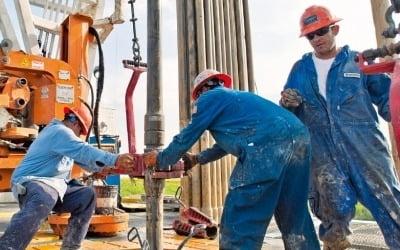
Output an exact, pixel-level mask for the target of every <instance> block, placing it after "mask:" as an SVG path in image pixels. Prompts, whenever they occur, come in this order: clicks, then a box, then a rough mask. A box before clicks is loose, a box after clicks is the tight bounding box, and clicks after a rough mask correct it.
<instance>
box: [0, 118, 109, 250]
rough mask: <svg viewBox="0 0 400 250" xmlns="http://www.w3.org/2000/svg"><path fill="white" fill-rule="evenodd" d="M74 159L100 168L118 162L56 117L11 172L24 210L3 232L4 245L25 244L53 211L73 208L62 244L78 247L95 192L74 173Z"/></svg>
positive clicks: (20, 247)
mask: <svg viewBox="0 0 400 250" xmlns="http://www.w3.org/2000/svg"><path fill="white" fill-rule="evenodd" d="M74 159H75V163H77V164H78V165H80V166H82V167H83V168H84V169H85V170H87V171H100V170H101V169H102V168H101V167H103V166H114V164H115V162H116V160H117V155H116V154H111V153H109V152H106V151H102V150H99V149H97V148H94V147H92V146H90V145H89V144H87V143H85V142H84V141H82V140H81V139H80V138H78V137H77V136H75V134H74V132H73V131H72V130H71V129H70V128H68V127H66V126H65V125H64V124H63V123H62V122H60V121H58V120H56V119H53V121H52V122H51V123H50V124H49V125H48V126H47V127H45V128H44V129H43V130H42V131H41V132H40V133H39V135H38V137H37V138H36V139H35V140H34V142H33V143H32V144H31V146H30V147H29V150H28V152H27V154H26V156H25V157H24V159H23V160H22V162H21V163H20V164H19V166H18V167H17V168H16V169H15V170H14V172H13V175H12V177H11V187H12V191H13V194H14V196H15V198H16V199H17V200H18V201H19V205H20V210H19V211H18V212H17V213H15V214H14V215H13V216H12V218H11V221H10V224H9V225H8V227H7V228H6V230H5V232H4V234H3V235H2V236H1V237H0V250H6V249H7V250H10V249H12V250H24V249H25V248H26V247H27V246H28V245H29V243H30V241H31V240H32V238H33V236H34V235H35V234H36V232H37V231H38V230H39V227H40V225H41V224H42V223H43V221H44V220H45V219H46V218H47V216H48V215H49V214H50V212H51V211H55V212H64V213H66V212H70V213H71V217H70V219H69V220H68V227H67V230H66V232H65V234H64V237H63V244H62V247H61V249H63V250H64V249H65V250H73V249H79V248H80V245H81V242H82V241H83V239H84V238H85V236H86V233H87V230H88V227H89V223H90V219H91V217H92V215H93V212H94V209H95V205H96V194H95V192H94V190H93V188H91V187H86V186H83V185H81V184H80V183H78V182H77V181H76V180H71V179H70V172H71V169H72V166H73V164H74Z"/></svg>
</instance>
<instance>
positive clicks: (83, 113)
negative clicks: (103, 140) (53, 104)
mask: <svg viewBox="0 0 400 250" xmlns="http://www.w3.org/2000/svg"><path fill="white" fill-rule="evenodd" d="M68 113H73V114H74V115H76V117H78V119H79V121H80V122H81V124H82V134H83V135H87V134H88V131H89V128H90V125H91V124H92V115H91V114H90V111H89V109H87V108H84V107H73V108H70V107H64V114H68Z"/></svg>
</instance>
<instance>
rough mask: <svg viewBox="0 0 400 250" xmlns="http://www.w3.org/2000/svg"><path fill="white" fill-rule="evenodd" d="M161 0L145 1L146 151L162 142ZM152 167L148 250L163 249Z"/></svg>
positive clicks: (160, 185)
mask: <svg viewBox="0 0 400 250" xmlns="http://www.w3.org/2000/svg"><path fill="white" fill-rule="evenodd" d="M160 22H161V0H148V1H147V55H148V64H147V65H148V71H149V72H151V73H150V74H148V75H147V112H146V115H145V128H144V130H145V134H144V141H145V146H146V148H145V151H150V150H157V149H160V148H161V147H162V145H163V144H164V116H163V113H162V88H161V32H160V26H161V25H160ZM151 172H152V170H151V169H147V170H146V173H145V183H144V186H145V192H146V213H147V215H146V238H147V240H148V241H149V244H150V249H152V250H161V249H163V240H162V228H163V224H162V223H163V212H164V211H163V191H164V186H165V180H164V179H153V178H152V176H151V174H152V173H151Z"/></svg>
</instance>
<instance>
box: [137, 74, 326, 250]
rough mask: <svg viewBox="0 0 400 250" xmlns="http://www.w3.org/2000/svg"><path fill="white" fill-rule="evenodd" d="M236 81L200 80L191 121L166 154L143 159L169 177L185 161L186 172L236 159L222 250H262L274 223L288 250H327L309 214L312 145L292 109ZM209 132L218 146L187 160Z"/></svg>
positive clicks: (200, 77) (222, 228) (211, 77)
mask: <svg viewBox="0 0 400 250" xmlns="http://www.w3.org/2000/svg"><path fill="white" fill-rule="evenodd" d="M231 84H232V80H231V77H230V76H229V75H227V74H224V73H220V72H218V71H215V70H212V69H207V70H204V71H202V72H201V73H200V74H199V75H198V76H197V77H196V78H195V80H194V86H195V87H194V89H193V92H192V97H193V99H194V100H195V103H194V109H193V113H192V118H191V121H190V122H189V124H188V125H187V127H186V128H184V129H183V130H182V131H181V132H180V133H179V134H178V135H176V136H175V137H174V138H173V141H172V142H171V143H170V144H169V145H168V147H167V148H165V149H164V150H163V151H161V152H156V151H151V152H148V153H145V154H144V161H145V164H146V166H148V167H151V166H155V167H156V168H159V169H163V168H166V167H168V165H171V164H174V163H176V162H177V161H178V160H179V159H180V158H181V157H182V158H183V160H184V161H185V166H186V169H190V168H191V167H193V166H194V165H196V164H197V163H200V164H206V163H208V162H211V161H215V160H217V159H219V158H221V157H223V156H225V155H227V154H232V155H234V156H236V157H237V161H236V165H235V167H234V169H233V171H232V174H231V177H230V184H229V191H228V193H227V196H226V200H225V205H224V210H223V214H222V217H221V223H220V237H219V247H220V249H229V250H234V249H240V250H243V249H246V250H252V249H261V247H262V244H263V241H264V237H265V233H266V230H267V227H268V225H269V222H270V220H271V218H272V216H273V215H275V220H276V222H277V224H278V226H279V229H280V231H281V233H282V238H283V242H284V245H285V248H286V249H303V250H314V249H320V246H319V241H318V238H317V235H316V232H315V228H314V225H313V221H312V219H311V216H310V213H309V211H308V207H307V196H308V191H309V188H308V187H309V179H310V176H309V168H310V141H309V140H310V138H309V133H308V131H307V129H306V127H305V126H304V125H303V124H302V123H301V122H300V121H299V120H298V119H297V118H296V116H294V115H293V114H292V113H290V112H288V111H287V110H286V109H284V108H282V107H279V105H276V104H274V103H272V102H270V101H268V100H266V99H264V98H262V97H260V96H258V95H256V94H254V93H250V92H245V91H237V90H232V89H230V87H231ZM205 130H208V131H209V132H210V133H211V135H212V136H213V138H214V139H215V141H216V144H214V145H213V146H212V147H211V148H209V149H206V150H204V151H202V152H200V153H198V154H191V153H187V151H188V150H189V149H190V148H191V146H192V145H193V144H194V143H195V142H196V141H197V140H198V139H199V137H200V136H201V135H202V134H203V132H204V131H205Z"/></svg>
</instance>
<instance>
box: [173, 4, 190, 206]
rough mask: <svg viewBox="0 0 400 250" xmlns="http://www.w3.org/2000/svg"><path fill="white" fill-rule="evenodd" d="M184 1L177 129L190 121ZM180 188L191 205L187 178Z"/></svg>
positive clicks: (180, 25)
mask: <svg viewBox="0 0 400 250" xmlns="http://www.w3.org/2000/svg"><path fill="white" fill-rule="evenodd" d="M187 2H188V1H186V0H177V1H176V15H177V17H176V19H177V42H178V85H179V128H180V129H182V128H184V127H185V126H186V124H187V123H188V122H189V119H190V107H189V105H187V104H188V103H190V85H189V84H188V83H189V81H188V77H187V69H186V67H185V65H187V63H188V59H187V58H188V55H187V51H188V48H187V43H188V41H187V37H188V29H187V23H188V22H187V21H186V13H187V6H186V3H187ZM181 186H182V197H181V199H182V201H183V202H184V203H185V204H191V195H190V192H191V188H192V185H191V181H190V178H189V177H188V176H184V177H183V178H182V179H181Z"/></svg>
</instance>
